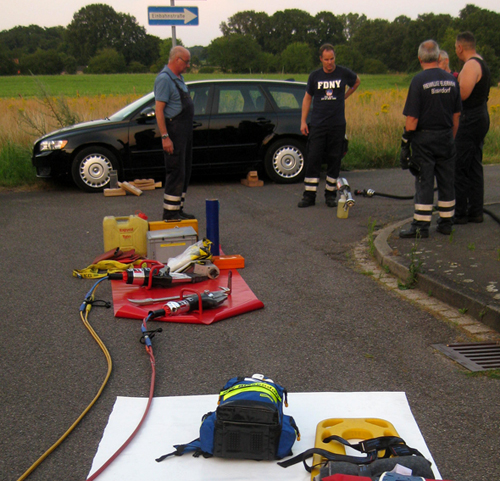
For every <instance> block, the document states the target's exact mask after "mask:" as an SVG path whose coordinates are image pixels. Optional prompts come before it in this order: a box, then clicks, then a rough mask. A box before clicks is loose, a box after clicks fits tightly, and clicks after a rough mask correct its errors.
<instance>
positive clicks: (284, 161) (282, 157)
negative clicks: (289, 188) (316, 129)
mask: <svg viewBox="0 0 500 481" xmlns="http://www.w3.org/2000/svg"><path fill="white" fill-rule="evenodd" d="M304 151H305V144H304V143H303V142H301V141H300V140H295V139H282V140H277V141H276V142H274V143H273V144H271V145H270V147H269V149H268V150H267V152H266V157H265V169H266V173H267V175H268V176H269V178H270V179H271V180H274V181H275V182H278V183H280V184H291V183H293V182H298V181H300V180H302V179H303V178H304V163H305V156H304Z"/></svg>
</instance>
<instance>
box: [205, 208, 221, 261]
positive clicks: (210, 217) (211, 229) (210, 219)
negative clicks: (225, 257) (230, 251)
mask: <svg viewBox="0 0 500 481" xmlns="http://www.w3.org/2000/svg"><path fill="white" fill-rule="evenodd" d="M205 205H206V215H207V239H208V240H210V241H211V242H212V248H211V251H212V254H213V255H214V256H218V255H220V251H219V249H220V242H219V200H218V199H206V201H205Z"/></svg>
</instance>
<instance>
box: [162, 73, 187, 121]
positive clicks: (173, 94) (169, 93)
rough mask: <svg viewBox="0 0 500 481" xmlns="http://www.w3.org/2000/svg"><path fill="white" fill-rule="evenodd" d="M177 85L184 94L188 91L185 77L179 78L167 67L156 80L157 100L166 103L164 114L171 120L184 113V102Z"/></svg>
mask: <svg viewBox="0 0 500 481" xmlns="http://www.w3.org/2000/svg"><path fill="white" fill-rule="evenodd" d="M176 85H177V86H178V87H179V88H180V89H181V90H183V91H184V92H187V91H188V88H187V85H186V84H185V82H184V77H183V76H182V75H181V76H180V78H179V77H177V76H176V75H175V74H174V73H173V72H172V70H170V69H169V68H168V66H167V65H165V67H163V70H162V71H161V72H160V73H159V74H158V76H157V77H156V80H155V87H154V94H155V100H158V101H160V102H165V104H166V105H165V108H164V109H163V113H164V114H165V118H166V119H171V118H173V117H175V116H176V115H178V114H180V113H181V111H182V102H181V96H180V95H179V91H178V90H177V88H176Z"/></svg>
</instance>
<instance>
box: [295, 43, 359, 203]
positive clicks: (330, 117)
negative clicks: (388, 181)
mask: <svg viewBox="0 0 500 481" xmlns="http://www.w3.org/2000/svg"><path fill="white" fill-rule="evenodd" d="M319 53H320V57H319V59H320V61H321V63H322V64H323V67H322V68H320V69H318V70H315V71H314V72H312V73H311V75H309V80H308V81H307V87H306V93H305V95H304V100H303V101H302V119H301V124H300V131H301V132H302V133H303V134H304V135H306V136H307V157H306V166H305V168H306V172H305V179H304V184H305V191H304V195H303V197H302V200H301V201H300V202H299V207H310V206H312V205H314V204H315V202H316V193H317V191H318V186H319V178H320V171H321V165H322V164H325V163H326V164H327V172H326V186H325V201H326V204H327V205H328V207H335V206H336V205H337V177H338V175H339V173H340V161H341V160H342V154H343V152H342V151H343V145H344V139H345V132H346V121H345V103H344V101H345V99H347V98H348V97H349V96H350V95H351V94H352V93H353V92H354V91H355V90H356V89H357V88H358V86H359V84H360V80H359V77H358V76H357V75H356V74H355V73H354V72H353V71H352V70H349V69H348V68H345V67H341V66H340V65H335V51H334V49H333V46H332V45H330V44H325V45H322V46H321V48H320V49H319ZM347 87H348V88H347ZM346 88H347V90H346ZM311 104H312V106H313V110H312V115H311V122H310V125H308V124H307V116H308V114H309V110H310V108H311Z"/></svg>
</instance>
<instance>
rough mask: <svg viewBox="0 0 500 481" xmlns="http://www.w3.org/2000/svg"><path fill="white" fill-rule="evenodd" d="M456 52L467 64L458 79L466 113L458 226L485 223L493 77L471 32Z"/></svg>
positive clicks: (460, 138)
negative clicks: (486, 156)
mask: <svg viewBox="0 0 500 481" xmlns="http://www.w3.org/2000/svg"><path fill="white" fill-rule="evenodd" d="M455 51H456V53H457V56H458V58H459V59H460V60H462V61H463V62H465V63H464V66H463V68H462V70H461V71H460V73H459V75H458V81H459V83H460V94H461V96H462V103H463V111H462V115H461V117H460V125H459V127H458V132H457V137H456V139H455V142H456V145H457V163H456V170H455V193H456V197H457V206H456V210H455V224H467V223H468V222H474V223H480V222H483V203H484V176H483V144H484V138H485V137H486V134H487V133H488V130H489V128H490V117H489V114H488V105H487V102H488V97H489V93H490V82H491V75H490V70H489V69H488V66H487V65H486V63H485V62H484V60H483V59H482V57H481V56H480V55H478V54H477V53H476V40H475V38H474V35H472V33H470V32H463V33H460V34H458V35H457V39H456V43H455Z"/></svg>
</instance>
